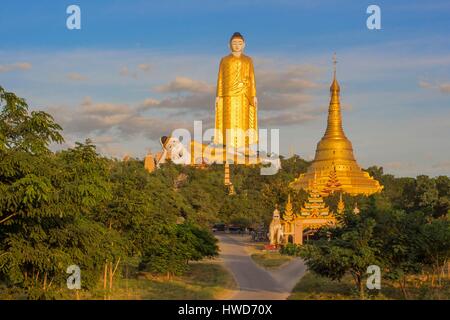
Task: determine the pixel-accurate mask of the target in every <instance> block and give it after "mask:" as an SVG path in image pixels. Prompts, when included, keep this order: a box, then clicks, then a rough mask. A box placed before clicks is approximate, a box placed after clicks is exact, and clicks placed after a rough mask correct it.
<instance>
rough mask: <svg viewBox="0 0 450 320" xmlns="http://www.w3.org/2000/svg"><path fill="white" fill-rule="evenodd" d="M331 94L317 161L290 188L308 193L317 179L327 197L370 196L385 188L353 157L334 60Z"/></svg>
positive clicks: (320, 188)
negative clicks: (333, 194) (329, 195)
mask: <svg viewBox="0 0 450 320" xmlns="http://www.w3.org/2000/svg"><path fill="white" fill-rule="evenodd" d="M330 92H331V99H330V105H329V109H328V122H327V128H326V131H325V134H324V136H323V137H322V139H321V140H320V141H319V143H318V144H317V148H316V154H315V158H314V161H313V163H312V164H311V166H310V167H309V168H308V169H307V172H306V173H303V174H300V176H299V177H298V178H296V179H295V180H294V181H292V182H291V183H290V187H292V188H294V189H297V190H298V189H304V190H307V191H309V190H310V186H311V181H313V180H315V177H317V184H316V188H317V189H318V190H320V191H321V192H322V193H324V195H325V194H329V193H333V192H334V191H336V190H340V191H341V192H345V193H348V194H350V195H358V194H365V195H370V194H373V193H376V192H380V191H381V190H382V189H383V186H381V185H380V183H379V182H378V181H377V180H375V179H373V178H372V177H371V176H370V175H369V173H367V172H365V171H363V170H362V169H361V167H360V166H359V165H358V163H357V162H356V159H355V156H354V155H353V147H352V143H351V142H350V140H349V139H348V138H347V137H346V136H345V133H344V130H343V128H342V115H341V103H340V100H339V94H340V86H339V83H338V81H337V79H336V58H334V76H333V82H332V84H331V87H330Z"/></svg>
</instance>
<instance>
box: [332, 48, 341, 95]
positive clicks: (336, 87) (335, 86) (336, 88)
mask: <svg viewBox="0 0 450 320" xmlns="http://www.w3.org/2000/svg"><path fill="white" fill-rule="evenodd" d="M336 65H337V58H336V52H335V53H334V54H333V82H332V83H331V87H330V91H331V93H334V92H339V91H340V90H341V88H340V87H339V83H338V82H337V79H336Z"/></svg>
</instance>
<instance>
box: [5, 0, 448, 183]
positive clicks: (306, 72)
mask: <svg viewBox="0 0 450 320" xmlns="http://www.w3.org/2000/svg"><path fill="white" fill-rule="evenodd" d="M70 4H77V5H79V6H80V7H81V24H82V29H81V30H68V29H67V28H66V18H67V16H68V15H67V14H66V8H67V6H68V5H70ZM370 4H376V5H378V6H380V8H381V27H382V29H381V30H368V29H367V28H366V19H367V17H368V14H367V13H366V8H367V7H368V5H370ZM0 10H1V11H2V19H1V20H0V36H1V39H2V40H1V46H0V85H1V86H3V87H4V88H5V89H7V90H9V91H14V92H16V93H17V94H19V95H20V96H22V97H24V98H26V99H27V101H28V103H29V104H30V106H31V107H32V108H39V109H46V110H48V111H49V112H52V113H53V114H54V116H55V118H56V119H57V120H58V121H59V122H61V123H62V125H63V127H64V129H65V131H64V134H65V136H66V140H67V145H71V144H72V143H73V142H74V141H77V140H84V139H85V138H86V137H91V138H93V139H94V141H96V143H97V144H98V145H99V150H101V151H102V152H103V153H105V154H108V155H112V156H117V157H122V156H123V154H124V153H129V154H131V155H133V156H137V157H142V156H143V155H144V154H145V153H146V150H147V149H148V148H151V149H152V150H153V151H157V149H158V143H157V140H158V138H159V136H160V135H163V134H167V133H168V132H167V131H168V130H170V129H171V128H175V127H179V126H186V127H189V126H190V125H192V121H193V120H194V119H203V120H205V121H206V122H205V124H208V123H211V121H212V118H213V116H214V115H213V99H214V87H215V81H216V76H217V67H218V63H219V61H220V58H221V57H222V56H224V55H226V54H228V48H227V42H228V39H229V37H230V35H231V34H232V33H233V32H234V31H239V32H241V33H242V34H244V36H245V38H246V42H247V47H246V53H247V54H248V55H250V56H251V57H253V59H254V61H255V68H256V82H257V90H258V96H259V98H260V120H261V121H260V127H276V128H280V131H281V138H282V141H281V152H282V153H283V154H288V153H289V150H291V149H293V150H294V151H295V152H296V153H298V154H300V155H301V156H303V157H306V158H311V157H313V155H314V150H315V145H316V143H317V141H318V140H319V139H320V137H321V136H322V134H323V131H324V129H325V121H326V109H327V105H328V94H329V93H328V86H329V83H330V80H331V70H332V64H331V57H332V54H333V52H335V51H336V52H337V55H338V78H339V81H340V83H341V88H342V97H341V101H342V104H343V109H344V110H343V115H344V128H345V131H346V133H347V136H348V137H349V138H350V139H351V141H352V142H353V147H354V150H355V155H356V157H357V159H358V162H359V163H360V164H361V165H362V166H363V167H367V166H370V165H374V164H376V165H382V166H383V167H384V168H385V171H386V172H390V173H394V174H396V175H399V176H415V175H417V174H421V173H424V174H429V175H439V174H446V175H448V174H450V142H449V140H448V137H449V136H450V41H449V37H448V34H449V33H450V19H449V16H450V2H448V1H429V2H424V1H375V2H373V1H312V0H311V1H268V0H266V1H264V0H262V1H261V0H260V1H245V0H241V1H220V2H219V1H212V0H210V1H188V0H184V1H181V0H180V1H125V0H123V1H92V0H90V1H35V2H29V1H17V0H16V1H9V0H3V1H2V6H1V9H0Z"/></svg>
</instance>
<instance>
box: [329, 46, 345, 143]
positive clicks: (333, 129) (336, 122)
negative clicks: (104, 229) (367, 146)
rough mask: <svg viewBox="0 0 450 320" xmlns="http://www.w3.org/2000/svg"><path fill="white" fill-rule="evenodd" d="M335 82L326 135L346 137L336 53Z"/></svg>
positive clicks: (334, 60) (333, 83)
mask: <svg viewBox="0 0 450 320" xmlns="http://www.w3.org/2000/svg"><path fill="white" fill-rule="evenodd" d="M333 65H334V66H333V82H332V83H331V86H330V96H331V98H330V105H329V107H328V121H327V129H326V131H325V136H324V137H327V138H328V137H330V138H345V133H344V129H343V128H342V115H341V101H340V98H339V94H340V91H341V87H340V86H339V82H338V81H337V76H336V65H337V59H336V53H335V54H334V55H333Z"/></svg>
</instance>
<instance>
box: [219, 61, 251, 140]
mask: <svg viewBox="0 0 450 320" xmlns="http://www.w3.org/2000/svg"><path fill="white" fill-rule="evenodd" d="M255 96H256V84H255V73H254V69H253V61H252V59H251V58H250V57H249V56H246V55H244V54H241V55H240V56H239V57H235V56H234V55H233V54H230V55H228V56H225V57H223V58H222V60H221V61H220V67H219V74H218V78H217V93H216V97H218V98H219V99H218V102H217V104H216V118H215V130H216V133H215V136H214V143H216V144H225V145H227V146H231V147H234V148H241V147H245V146H248V145H250V144H255V143H257V142H258V125H257V123H258V122H257V107H256V106H255V105H254V98H255ZM249 129H251V130H249ZM227 131H228V133H227ZM227 134H228V135H227Z"/></svg>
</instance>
